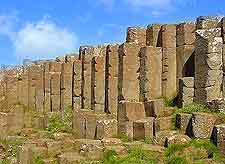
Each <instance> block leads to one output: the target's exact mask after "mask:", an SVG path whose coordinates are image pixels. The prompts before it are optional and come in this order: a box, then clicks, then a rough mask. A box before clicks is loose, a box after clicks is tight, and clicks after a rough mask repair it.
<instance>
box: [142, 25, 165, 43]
mask: <svg viewBox="0 0 225 164" xmlns="http://www.w3.org/2000/svg"><path fill="white" fill-rule="evenodd" d="M161 30H162V25H161V24H152V25H148V27H147V31H146V45H147V46H153V47H162V32H161Z"/></svg>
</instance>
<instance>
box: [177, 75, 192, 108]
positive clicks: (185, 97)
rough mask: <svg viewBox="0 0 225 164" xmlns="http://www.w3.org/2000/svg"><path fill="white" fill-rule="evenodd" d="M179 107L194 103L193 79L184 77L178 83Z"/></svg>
mask: <svg viewBox="0 0 225 164" xmlns="http://www.w3.org/2000/svg"><path fill="white" fill-rule="evenodd" d="M179 88H180V90H179V104H180V105H179V106H180V107H182V106H185V105H187V104H191V103H193V102H194V78H193V77H184V78H182V79H180V81H179Z"/></svg>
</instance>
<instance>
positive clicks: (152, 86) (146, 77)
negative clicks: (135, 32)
mask: <svg viewBox="0 0 225 164" xmlns="http://www.w3.org/2000/svg"><path fill="white" fill-rule="evenodd" d="M161 79H162V48H160V47H150V46H148V47H143V48H141V52H140V101H142V102H143V101H148V100H153V99H156V98H159V97H161V96H162V82H161Z"/></svg>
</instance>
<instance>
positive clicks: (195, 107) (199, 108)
mask: <svg viewBox="0 0 225 164" xmlns="http://www.w3.org/2000/svg"><path fill="white" fill-rule="evenodd" d="M177 112H180V113H189V114H192V113H194V112H203V113H210V112H211V111H210V109H209V108H207V107H206V106H204V105H201V104H198V103H191V104H188V105H185V106H184V107H183V108H180V109H178V110H177Z"/></svg>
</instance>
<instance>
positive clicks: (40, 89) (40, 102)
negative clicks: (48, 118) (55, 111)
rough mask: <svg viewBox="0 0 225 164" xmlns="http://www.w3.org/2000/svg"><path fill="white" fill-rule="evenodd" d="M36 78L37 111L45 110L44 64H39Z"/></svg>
mask: <svg viewBox="0 0 225 164" xmlns="http://www.w3.org/2000/svg"><path fill="white" fill-rule="evenodd" d="M36 78H37V80H36V111H38V112H40V113H43V112H44V65H38V68H37V77H36Z"/></svg>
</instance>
